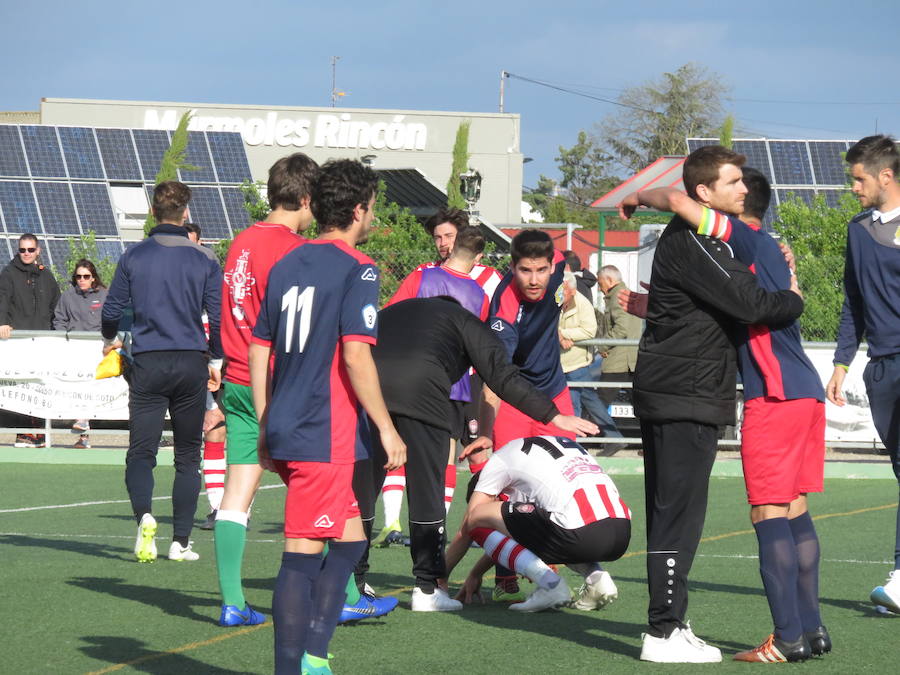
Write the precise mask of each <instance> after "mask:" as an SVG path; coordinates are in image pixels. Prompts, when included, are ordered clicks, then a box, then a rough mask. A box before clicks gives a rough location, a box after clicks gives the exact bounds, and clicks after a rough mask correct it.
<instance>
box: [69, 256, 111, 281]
mask: <svg viewBox="0 0 900 675" xmlns="http://www.w3.org/2000/svg"><path fill="white" fill-rule="evenodd" d="M79 267H84V268H86V269H87V270H88V271H89V272H90V273H91V276H92V277H94V279H93V280H92V281H91V288H106V285H105V284H104V283H103V279H101V278H100V275H99V274H97V268H96V267H94V263H92V262H91V261H90V260H88V259H87V258H82V259H81V260H79V261H78V262H77V263H75V267H73V268H72V285H73V286H75V288H78V282H77V280H76V279H75V273H76V272H78V268H79Z"/></svg>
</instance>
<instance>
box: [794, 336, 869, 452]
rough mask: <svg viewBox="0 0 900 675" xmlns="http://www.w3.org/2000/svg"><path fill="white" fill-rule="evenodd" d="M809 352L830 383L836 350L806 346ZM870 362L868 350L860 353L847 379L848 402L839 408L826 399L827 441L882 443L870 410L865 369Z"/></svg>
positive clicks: (845, 389)
mask: <svg viewBox="0 0 900 675" xmlns="http://www.w3.org/2000/svg"><path fill="white" fill-rule="evenodd" d="M805 351H806V355H807V356H808V357H809V360H810V361H812V364H813V366H815V368H816V371H818V373H819V377H820V378H821V379H822V384H823V385H824V384H827V383H828V380H830V379H831V373H832V372H834V365H833V364H832V359H833V358H834V350H832V349H806V350H805ZM868 362H869V359H868V357H867V356H866V353H865V351H860V352H857V354H856V358H854V359H853V363H852V364H851V365H850V370H849V372H848V373H847V377H846V378H844V398H845V399H846V400H847V403H846V405H844V406H842V407H838V406H836V405H834V404H832V403H829V402H828V401H826V402H825V440H826V441H859V442H861V443H865V444H866V445H868V444H871V443H878V442H880V439H879V438H878V432H877V431H875V425H874V424H873V423H872V413H871V411H870V410H869V397H868V395H866V385H865V384H864V383H863V370H865V368H866V364H867V363H868Z"/></svg>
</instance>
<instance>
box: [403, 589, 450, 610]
mask: <svg viewBox="0 0 900 675" xmlns="http://www.w3.org/2000/svg"><path fill="white" fill-rule="evenodd" d="M462 608H463V605H462V603H461V602H460V601H459V600H454V599H453V598H451V597H450V596H449V595H447V591H445V590H442V589H440V588H435V589H434V593H430V594H429V593H426V592H425V591H423V590H422V589H421V588H419V587H418V586H417V587H416V588H414V589H413V592H412V604H411V606H410V609H412V611H414V612H456V611H458V610H460V609H462Z"/></svg>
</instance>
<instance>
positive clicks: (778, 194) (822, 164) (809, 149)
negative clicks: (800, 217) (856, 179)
mask: <svg viewBox="0 0 900 675" xmlns="http://www.w3.org/2000/svg"><path fill="white" fill-rule="evenodd" d="M855 142H856V141H801V140H780V139H779V140H774V139H767V138H759V139H735V140H734V141H733V144H732V149H733V150H734V151H735V152H739V153H741V154H742V155H745V156H746V157H747V164H746V165H747V166H749V167H753V168H754V169H757V170H759V171H761V172H762V173H763V174H764V175H765V176H766V178H768V179H769V182H770V183H771V184H772V193H773V196H774V201H773V205H774V206H780V205H781V204H782V203H783V202H785V201H786V200H788V199H789V198H790V196H791V195H796V196H797V197H799V198H800V199H802V200H803V201H804V202H806V203H807V204H809V203H811V202H812V200H813V197H814V196H815V195H817V194H822V195H824V197H825V202H826V203H827V204H828V205H829V206H835V205H836V204H837V201H838V199H839V198H840V195H841V193H843V192H846V191H847V190H848V189H849V188H848V185H847V180H848V178H847V170H846V164H845V163H844V158H843V154H844V153H846V152H847V150H848V149H850V147H851V146H852V145H853V144H854V143H855ZM718 143H719V139H717V138H689V139H687V144H688V151H689V152H693V151H694V150H696V149H697V148H700V147H703V146H705V145H717V144H718ZM775 211H776V209H769V211H768V212H767V213H766V218H765V224H766V225H767V226H771V224H772V222H773V220H774V218H775Z"/></svg>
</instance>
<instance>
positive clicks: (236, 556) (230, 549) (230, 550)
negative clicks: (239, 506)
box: [215, 520, 247, 610]
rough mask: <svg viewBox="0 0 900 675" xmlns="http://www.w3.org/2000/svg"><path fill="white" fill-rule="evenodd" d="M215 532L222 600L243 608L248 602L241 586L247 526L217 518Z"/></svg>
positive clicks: (227, 603)
mask: <svg viewBox="0 0 900 675" xmlns="http://www.w3.org/2000/svg"><path fill="white" fill-rule="evenodd" d="M215 534H216V568H217V569H218V571H219V589H220V590H221V591H222V602H223V603H224V604H226V605H234V606H235V607H237V608H238V609H239V610H242V609H244V606H245V605H246V604H247V601H246V600H245V599H244V589H243V588H242V587H241V564H242V563H243V560H244V543H245V542H246V541H247V528H246V527H245V526H244V525H241V524H239V523H235V522H232V521H230V520H217V521H216V529H215Z"/></svg>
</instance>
